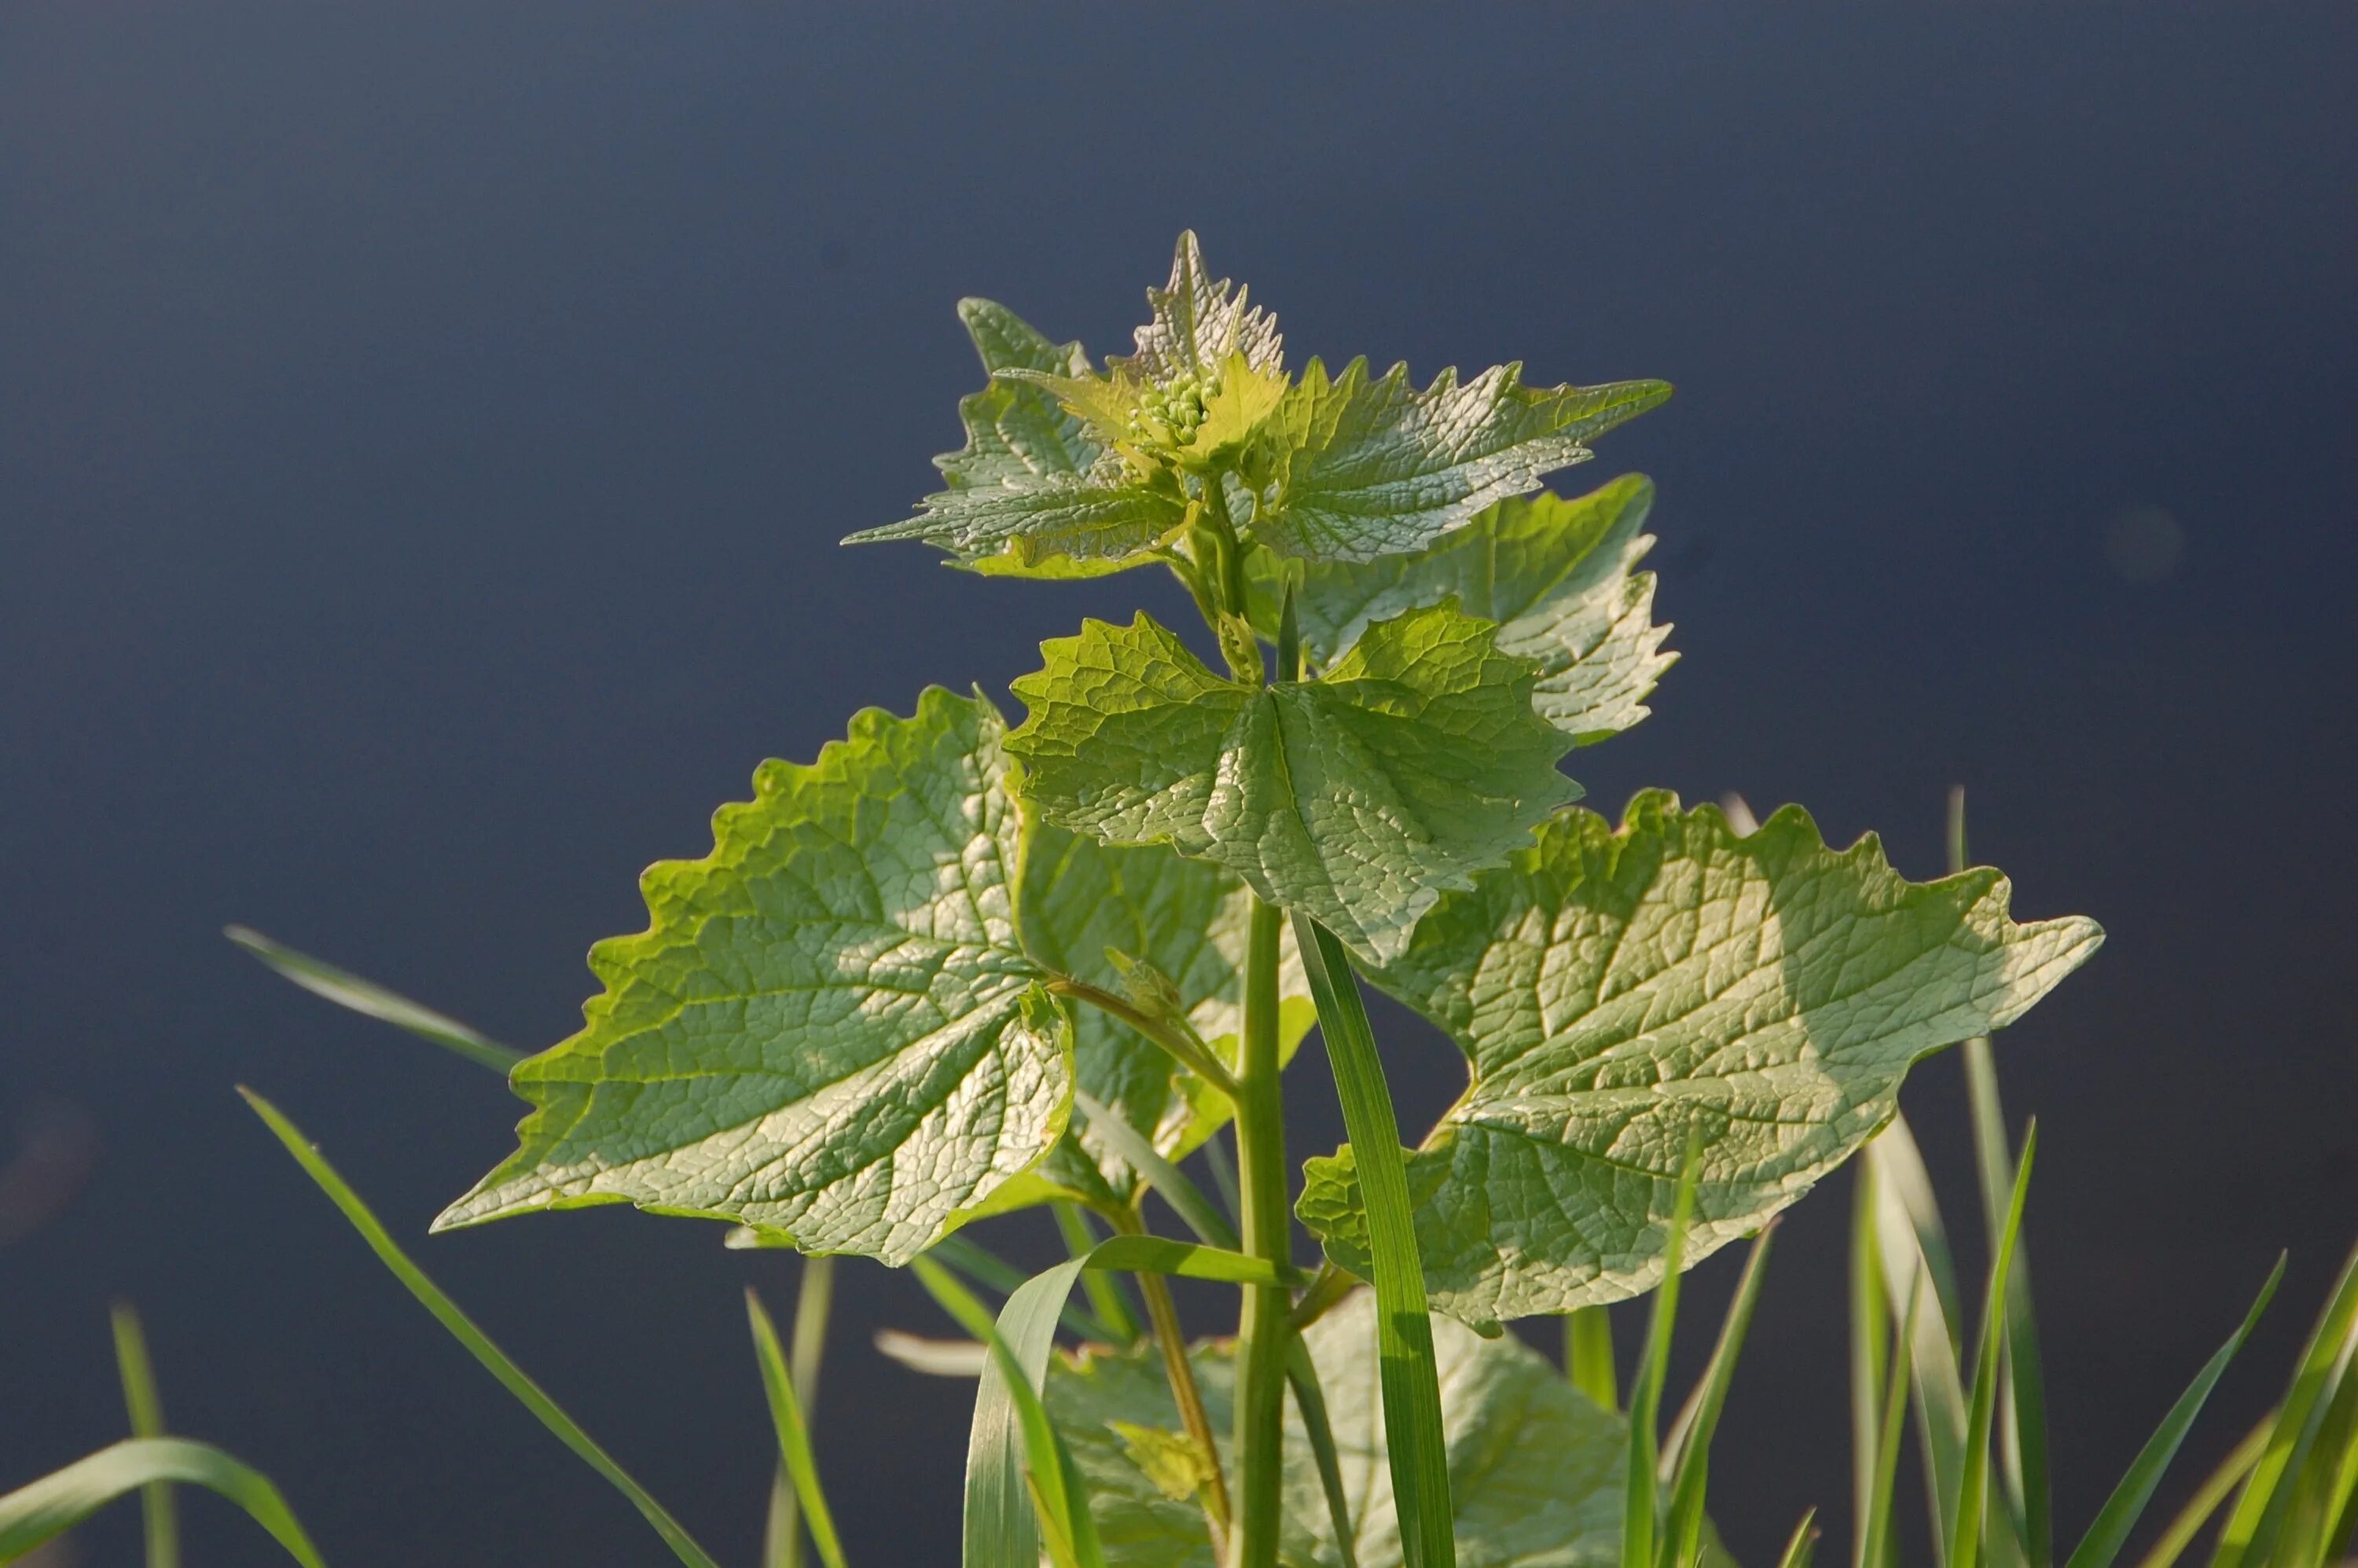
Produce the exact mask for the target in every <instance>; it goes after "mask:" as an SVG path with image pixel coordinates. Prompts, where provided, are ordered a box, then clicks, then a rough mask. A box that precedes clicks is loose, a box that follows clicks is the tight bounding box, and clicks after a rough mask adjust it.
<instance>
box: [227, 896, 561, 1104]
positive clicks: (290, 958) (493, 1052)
mask: <svg viewBox="0 0 2358 1568" xmlns="http://www.w3.org/2000/svg"><path fill="white" fill-rule="evenodd" d="M222 935H224V936H226V937H228V938H229V939H230V940H231V941H233V942H234V943H236V944H237V945H238V946H241V947H243V948H244V949H245V950H246V951H247V952H249V953H251V954H253V955H254V957H257V958H259V959H261V960H262V961H263V962H264V963H265V964H267V965H269V966H270V967H271V968H274V969H276V970H277V971H278V972H279V973H280V974H282V975H284V976H286V977H287V979H290V980H293V981H294V982H295V983H296V984H297V985H298V986H301V987H302V988H303V989H305V990H307V991H309V992H310V993H311V994H312V995H314V996H322V997H325V998H327V999H328V1000H330V1001H331V1002H334V1003H335V1004H336V1005H337V1006H338V1007H348V1008H350V1009H352V1011H354V1012H357V1013H362V1014H364V1015H365V1016H367V1017H370V1018H373V1019H375V1020H376V1021H377V1022H380V1023H390V1024H392V1025H393V1026H394V1027H395V1029H406V1030H407V1031H408V1032H409V1033H412V1034H415V1035H416V1036H417V1037H418V1038H419V1039H421V1040H431V1041H432V1042H434V1044H437V1045H439V1046H441V1047H442V1048H443V1049H444V1050H445V1051H449V1052H453V1053H455V1054H459V1055H460V1056H464V1057H465V1058H466V1059H467V1060H469V1061H470V1062H472V1063H474V1064H475V1065H477V1066H479V1067H489V1068H490V1069H491V1070H492V1072H494V1073H497V1074H499V1075H500V1076H502V1077H505V1076H507V1071H508V1069H509V1068H510V1067H513V1066H514V1065H516V1064H517V1063H518V1062H521V1061H523V1060H524V1058H525V1053H524V1052H522V1051H518V1050H514V1049H513V1048H512V1047H509V1046H506V1045H503V1044H500V1043H499V1042H498V1041H496V1040H493V1039H492V1038H491V1037H490V1036H489V1035H487V1034H483V1033H479V1032H477V1031H475V1030H472V1029H470V1028H468V1027H467V1026H466V1025H465V1024H463V1023H461V1022H459V1021H458V1020H457V1019H455V1018H449V1017H446V1016H445V1015H443V1014H441V1013H438V1012H437V1011H434V1010H433V1009H432V1008H430V1007H420V1006H419V1005H418V1004H417V1003H416V1002H414V1001H412V1000H409V999H408V998H407V997H405V996H396V995H395V993H393V992H392V991H389V990H387V989H384V987H383V986H381V985H378V984H377V983H376V982H375V981H374V980H364V979H361V978H360V977H359V976H358V975H355V974H352V973H351V972H350V971H349V970H345V969H340V968H336V966H335V965H333V964H330V963H327V962H324V961H323V960H321V959H319V958H314V957H311V956H310V955H309V954H308V953H297V951H296V950H295V949H294V948H292V947H288V946H282V945H280V944H279V943H276V942H273V941H272V940H271V939H270V938H269V937H267V936H265V935H263V934H262V933H261V932H259V931H253V930H249V929H247V928H246V927H245V926H243V925H225V926H223V927H222Z"/></svg>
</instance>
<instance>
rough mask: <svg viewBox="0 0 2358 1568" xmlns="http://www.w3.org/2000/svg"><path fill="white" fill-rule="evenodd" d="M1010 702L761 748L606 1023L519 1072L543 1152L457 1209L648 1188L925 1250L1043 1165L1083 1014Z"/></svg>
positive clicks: (533, 1145)
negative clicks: (1071, 995) (1036, 880)
mask: <svg viewBox="0 0 2358 1568" xmlns="http://www.w3.org/2000/svg"><path fill="white" fill-rule="evenodd" d="M1005 768H1006V763H1005V761H1004V759H1003V757H1002V754H1001V721H1000V719H999V716H998V714H997V713H996V712H995V711H994V710H993V709H992V708H991V707H990V704H989V703H988V702H985V701H983V700H982V699H981V698H980V697H976V698H973V699H971V700H968V699H967V698H962V697H953V696H951V695H950V694H949V693H947V692H946V691H942V690H940V689H938V688H936V689H934V690H930V691H928V692H926V693H925V696H924V697H923V698H921V699H920V700H919V703H918V707H917V713H916V716H915V717H914V718H913V719H895V718H893V717H892V715H890V714H886V713H882V712H880V711H877V710H875V709H870V710H869V711H867V712H865V713H862V714H860V716H859V717H857V718H856V719H853V720H852V725H851V734H850V738H849V740H847V741H838V742H835V743H832V744H830V745H829V746H827V749H826V750H824V751H823V752H820V753H819V760H818V761H817V763H815V764H813V765H810V766H807V767H797V766H795V765H794V764H792V763H787V762H770V763H765V764H764V765H763V768H762V770H761V772H760V773H757V774H756V775H755V777H754V781H753V784H754V790H755V798H754V799H753V800H752V802H751V803H750V804H748V805H743V806H728V807H724V808H723V809H722V810H721V811H720V812H719V815H718V816H716V817H715V818H714V820H713V851H712V853H711V854H710V855H708V856H707V857H706V858H704V859H703V860H673V861H665V862H663V863H661V864H658V865H656V866H655V867H654V868H653V869H652V870H650V871H648V872H647V873H646V876H645V877H644V879H643V881H642V883H641V886H642V888H643V890H644V892H645V895H646V900H647V907H648V909H649V911H650V912H651V913H652V914H653V915H654V922H653V924H652V925H650V926H649V928H648V929H647V930H646V932H645V933H644V934H643V935H638V936H630V937H619V938H616V939H614V940H612V941H608V942H602V943H600V944H599V946H597V948H596V949H595V950H594V951H592V953H591V954H590V968H592V970H593V971H595V972H596V973H597V975H598V976H599V978H600V979H602V980H604V981H605V983H606V991H605V994H604V995H603V996H600V997H598V998H596V999H594V1000H591V1001H590V1003H589V1005H588V1006H587V1007H585V1008H584V1009H583V1015H584V1017H585V1019H586V1020H587V1021H588V1026H587V1027H586V1028H584V1029H583V1030H582V1031H581V1033H579V1034H576V1035H575V1036H574V1037H573V1038H572V1039H570V1040H568V1041H566V1042H565V1043H564V1044H561V1045H558V1046H557V1047H556V1048H554V1049H553V1050H550V1051H547V1052H545V1053H543V1054H540V1055H538V1056H535V1057H534V1058H532V1059H531V1060H530V1061H528V1062H525V1064H523V1065H521V1066H519V1067H517V1068H516V1069H515V1072H514V1075H513V1076H512V1081H513V1082H514V1086H515V1087H516V1091H517V1092H518V1093H519V1094H522V1095H523V1096H525V1098H527V1099H530V1100H532V1101H533V1102H534V1103H535V1105H536V1106H538V1109H537V1110H535V1112H534V1113H533V1115H532V1116H530V1117H529V1118H527V1119H525V1122H524V1124H523V1126H522V1128H521V1129H520V1130H519V1133H520V1137H521V1140H522V1143H523V1147H522V1148H521V1149H519V1150H518V1151H517V1152H516V1153H515V1155H514V1157H513V1158H511V1159H510V1160H509V1161H508V1162H507V1163H505V1164H504V1165H503V1166H501V1167H500V1168H499V1169H498V1170H497V1171H494V1172H493V1173H492V1174H491V1175H489V1176H487V1177H485V1178H484V1179H483V1181H482V1182H481V1184H479V1185H478V1186H477V1187H476V1188H475V1190H474V1191H473V1192H471V1193H470V1194H469V1195H467V1196H465V1197H463V1198H461V1199H460V1200H459V1201H458V1202H457V1203H455V1204H453V1205H451V1206H450V1207H449V1210H448V1211H447V1212H445V1213H444V1215H443V1216H442V1217H441V1219H439V1220H438V1221H437V1222H436V1224H437V1227H438V1228H448V1227H451V1226H455V1225H468V1224H473V1223H475V1222H477V1221H480V1220H486V1219H494V1218H498V1217H503V1216H505V1215H511V1214H516V1213H520V1212H523V1211H525V1210H530V1209H538V1208H569V1207H578V1206H583V1205H588V1204H601V1203H616V1202H622V1201H628V1202H632V1203H635V1204H637V1205H638V1206H641V1207H643V1208H648V1209H654V1210H658V1211H661V1212H665V1213H671V1214H687V1215H704V1216H708V1217H716V1218H725V1219H735V1220H741V1221H744V1222H746V1223H748V1224H752V1225H756V1226H760V1227H763V1228H765V1229H771V1230H777V1231H783V1232H784V1233H786V1234H788V1235H790V1236H792V1237H794V1238H795V1240H796V1241H797V1242H799V1243H800V1244H801V1245H802V1246H803V1247H804V1248H806V1249H808V1250H811V1251H815V1252H861V1253H866V1254H869V1255H871V1256H873V1257H878V1258H882V1259H884V1260H887V1261H889V1262H894V1263H902V1262H906V1261H907V1260H909V1259H910V1258H912V1257H914V1256H915V1255H916V1254H917V1253H918V1252H920V1251H922V1250H923V1249H925V1247H926V1246H927V1245H929V1244H930V1243H932V1242H933V1241H934V1240H936V1238H939V1237H940V1236H941V1235H943V1234H944V1233H945V1232H946V1231H947V1230H949V1229H951V1228H953V1227H955V1226H956V1225H957V1223H958V1222H959V1220H960V1218H961V1217H962V1216H963V1214H964V1213H965V1211H968V1210H969V1209H972V1208H973V1207H975V1206H977V1205H978V1204H979V1203H980V1202H981V1201H982V1200H983V1199H984V1198H986V1197H988V1196H989V1195H990V1193H991V1190H992V1189H993V1188H995V1187H997V1186H998V1185H1000V1184H1001V1183H1003V1182H1005V1181H1007V1180H1008V1179H1009V1178H1011V1177H1012V1176H1015V1175H1019V1174H1021V1173H1022V1172H1024V1171H1026V1170H1028V1169H1030V1168H1031V1166H1033V1164H1035V1163H1037V1162H1038V1161H1039V1160H1040V1158H1041V1156H1043V1155H1044V1154H1045V1153H1046V1152H1047V1151H1048V1147H1049V1145H1050V1144H1051V1143H1053V1142H1054V1141H1055V1139H1056V1137H1057V1135H1058V1134H1060V1133H1061V1132H1062V1131H1063V1130H1064V1124H1065V1117H1066V1114H1067V1112H1068V1110H1069V1108H1070V1105H1071V1092H1072V1091H1071V1082H1072V1078H1071V1049H1072V1046H1071V1025H1070V1021H1069V1019H1068V1017H1067V1016H1066V1014H1065V1008H1064V1004H1063V1003H1061V1002H1058V1001H1056V1000H1054V999H1053V998H1051V997H1050V996H1049V995H1048V993H1047V991H1046V990H1045V989H1044V987H1043V986H1042V985H1041V983H1040V981H1041V978H1042V977H1041V975H1040V972H1039V971H1038V969H1037V968H1035V967H1034V966H1033V963H1032V962H1031V960H1030V959H1029V958H1027V957H1025V956H1024V954H1023V951H1022V946H1021V945H1020V944H1019V943H1018V941H1017V939H1016V932H1015V915H1014V899H1013V892H1012V883H1013V880H1014V877H1013V871H1014V866H1015V861H1016V813H1015V812H1014V810H1013V809H1012V807H1011V805H1010V804H1009V801H1008V798H1007V794H1006V790H1005Z"/></svg>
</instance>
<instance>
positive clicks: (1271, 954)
mask: <svg viewBox="0 0 2358 1568" xmlns="http://www.w3.org/2000/svg"><path fill="white" fill-rule="evenodd" d="M1282 919H1283V916H1282V914H1280V913H1279V912H1278V911H1277V910H1276V909H1275V908H1273V907H1272V906H1271V905H1269V904H1265V903H1260V902H1259V901H1255V903H1254V904H1253V910H1252V934H1251V940H1250V945H1249V947H1248V948H1247V950H1246V957H1245V1028H1244V1049H1243V1053H1242V1055H1243V1061H1242V1064H1241V1068H1240V1070H1239V1072H1238V1075H1237V1076H1238V1089H1239V1090H1240V1091H1241V1092H1240V1093H1239V1095H1238V1100H1237V1174H1238V1184H1239V1185H1240V1186H1241V1187H1242V1189H1243V1195H1244V1215H1243V1220H1244V1225H1243V1232H1244V1237H1243V1241H1244V1250H1245V1251H1246V1252H1247V1253H1249V1254H1250V1255H1251V1256H1253V1257H1256V1258H1267V1259H1269V1260H1271V1261H1272V1262H1278V1263H1283V1262H1286V1261H1289V1256H1288V1254H1289V1252H1290V1250H1291V1249H1290V1247H1289V1242H1290V1241H1291V1239H1292V1238H1291V1233H1290V1231H1289V1228H1288V1217H1287V1215H1286V1206H1285V1199H1286V1173H1285V1117H1284V1107H1283V1102H1282V1100H1281V1099H1280V1098H1279V1092H1278V1069H1279V1065H1280V1064H1279V1061H1278V1049H1277V1006H1278V981H1277V969H1278V937H1279V934H1280V932H1281V931H1282V925H1281V922H1282ZM1291 1307H1292V1303H1290V1302H1289V1301H1288V1300H1287V1297H1286V1292H1285V1291H1284V1290H1283V1289H1282V1288H1279V1287H1275V1286H1268V1285H1254V1286H1249V1287H1248V1288H1247V1289H1246V1291H1245V1300H1244V1311H1243V1314H1242V1315H1241V1316H1240V1317H1239V1318H1238V1323H1237V1409H1236V1444H1235V1451H1236V1464H1237V1476H1238V1487H1239V1488H1240V1490H1241V1492H1242V1494H1243V1495H1242V1497H1241V1498H1239V1499H1238V1503H1237V1525H1236V1531H1235V1533H1234V1535H1233V1536H1232V1537H1231V1538H1230V1539H1231V1545H1232V1548H1233V1550H1232V1552H1231V1555H1230V1557H1229V1563H1231V1564H1232V1568H1275V1565H1276V1563H1277V1537H1278V1523H1279V1514H1280V1506H1281V1503H1282V1498H1281V1495H1280V1488H1279V1482H1280V1480H1281V1478H1282V1477H1281V1472H1280V1461H1281V1457H1282V1449H1283V1444H1284V1442H1285V1352H1286V1346H1287V1344H1288V1342H1289V1341H1290V1340H1291V1338H1292V1336H1293V1325H1292V1324H1291V1323H1290V1322H1289V1321H1288V1314H1289V1313H1290V1311H1291Z"/></svg>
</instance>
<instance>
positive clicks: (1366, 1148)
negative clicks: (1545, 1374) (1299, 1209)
mask: <svg viewBox="0 0 2358 1568" xmlns="http://www.w3.org/2000/svg"><path fill="white" fill-rule="evenodd" d="M1293 938H1294V946H1296V947H1298V948H1299V949H1300V950H1301V953H1302V968H1303V974H1304V976H1305V977H1306V978H1307V979H1308V980H1309V982H1310V995H1311V1000H1313V1001H1314V1002H1315V1003H1316V1004H1317V1007H1318V1024H1319V1033H1320V1034H1321V1035H1322V1036H1323V1037H1324V1038H1325V1043H1326V1056H1327V1060H1328V1061H1329V1062H1330V1063H1332V1064H1333V1066H1334V1070H1335V1087H1336V1093H1337V1094H1338V1095H1339V1096H1340V1097H1341V1099H1342V1102H1343V1125H1344V1128H1345V1130H1347V1131H1348V1132H1349V1134H1350V1137H1351V1147H1352V1149H1353V1151H1354V1152H1356V1154H1357V1164H1358V1172H1359V1192H1360V1196H1361V1199H1362V1201H1363V1202H1364V1203H1365V1204H1366V1206H1367V1213H1368V1251H1369V1255H1370V1258H1371V1260H1372V1262H1373V1265H1374V1272H1375V1276H1376V1277H1375V1279H1374V1281H1372V1283H1373V1284H1374V1285H1375V1288H1376V1325H1377V1326H1376V1357H1377V1362H1378V1371H1379V1379H1380V1383H1381V1389H1382V1394H1383V1408H1384V1438H1385V1442H1384V1446H1385V1450H1386V1455H1387V1457H1388V1458H1389V1459H1390V1465H1391V1476H1392V1495H1393V1498H1394V1501H1395V1504H1396V1506H1397V1507H1398V1509H1399V1511H1400V1533H1401V1555H1402V1558H1403V1559H1404V1561H1405V1563H1406V1565H1407V1568H1454V1565H1455V1562H1456V1556H1457V1549H1456V1542H1455V1538H1454V1535H1453V1530H1452V1526H1453V1521H1454V1519H1455V1509H1453V1508H1452V1507H1451V1505H1450V1500H1449V1454H1448V1448H1447V1444H1446V1442H1445V1440H1444V1437H1443V1434H1442V1426H1441V1384H1440V1381H1439V1376H1438V1373H1437V1371H1436V1364H1435V1362H1434V1359H1433V1320H1432V1318H1431V1317H1430V1315H1429V1311H1430V1309H1429V1308H1428V1306H1427V1304H1426V1300H1425V1293H1424V1264H1423V1260H1422V1259H1421V1258H1419V1257H1418V1255H1417V1249H1416V1221H1415V1217H1414V1215H1413V1214H1412V1212H1411V1210H1410V1208H1409V1199H1408V1170H1407V1166H1406V1164H1405V1162H1403V1160H1402V1158H1401V1141H1400V1116H1399V1113H1398V1112H1397V1111H1395V1110H1394V1109H1393V1108H1392V1099H1391V1093H1390V1090H1389V1089H1387V1088H1386V1087H1385V1085H1384V1065H1383V1061H1382V1059H1381V1058H1380V1057H1379V1056H1378V1055H1377V1054H1376V1038H1375V1033H1374V1031H1373V1030H1371V1029H1370V1028H1369V1027H1368V1011H1367V1006H1366V1004H1365V1002H1364V1001H1363V1000H1362V999H1361V998H1360V996H1359V982H1358V979H1357V976H1355V975H1354V974H1353V973H1352V972H1351V960H1350V957H1349V956H1348V955H1347V953H1345V952H1344V950H1343V944H1342V943H1341V942H1339V941H1337V940H1336V938H1335V936H1334V934H1333V933H1331V932H1329V931H1328V930H1326V928H1325V927H1324V926H1322V925H1319V924H1318V923H1317V922H1316V921H1314V920H1312V919H1310V918H1309V917H1308V916H1306V915H1299V914H1297V915H1296V916H1294V920H1293Z"/></svg>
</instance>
